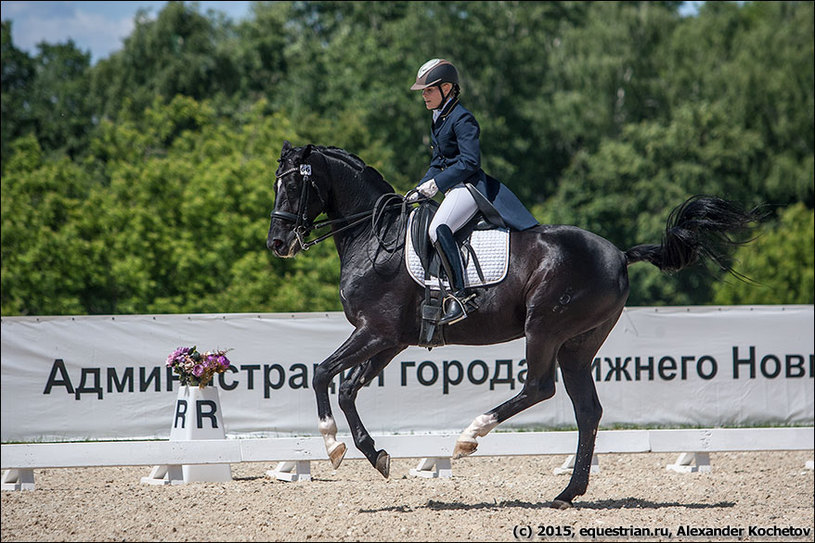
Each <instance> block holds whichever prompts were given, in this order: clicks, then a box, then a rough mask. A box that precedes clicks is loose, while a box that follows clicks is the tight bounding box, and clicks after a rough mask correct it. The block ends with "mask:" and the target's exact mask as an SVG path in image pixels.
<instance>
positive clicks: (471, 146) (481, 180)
mask: <svg viewBox="0 0 815 543" xmlns="http://www.w3.org/2000/svg"><path fill="white" fill-rule="evenodd" d="M480 132H481V129H480V128H479V126H478V122H477V121H476V120H475V117H474V116H473V114H472V113H470V112H469V111H468V110H467V109H465V108H464V106H462V105H461V104H459V103H458V99H455V100H453V102H452V103H450V104H448V105H446V106H445V107H444V109H443V110H442V113H441V115H439V117H438V119H436V121H435V122H434V123H433V124H432V127H431V130H430V141H431V146H430V148H431V150H432V151H433V158H432V159H431V160H430V168H429V169H428V170H427V173H426V174H425V175H424V177H422V179H421V181H419V183H418V184H419V185H421V184H422V183H424V182H425V181H428V180H430V179H435V180H436V186H437V187H439V190H440V191H442V192H443V193H444V192H447V191H448V190H450V189H451V188H453V187H454V186H456V185H458V184H459V183H469V184H471V185H472V186H473V187H475V188H476V189H477V192H478V194H476V195H474V196H475V197H476V202H477V203H478V205H479V208H481V210H482V212H484V214H485V215H486V216H487V218H488V219H490V218H491V217H494V216H495V215H496V214H497V215H499V216H500V218H501V219H502V220H503V222H504V224H505V225H506V226H509V227H510V228H512V229H514V230H526V229H527V228H531V227H533V226H535V225H537V224H538V221H537V220H535V217H534V216H533V215H532V214H531V213H530V212H529V210H527V209H526V207H525V206H524V205H523V203H522V202H521V201H520V200H519V199H518V197H517V196H516V195H515V194H514V193H513V192H512V191H511V190H509V188H508V187H507V186H506V185H504V184H503V183H501V182H500V181H498V180H497V179H495V178H493V177H490V176H489V175H487V174H486V173H484V170H482V169H481V145H480V143H479V141H478V137H479V134H480ZM479 196H481V197H479ZM485 208H487V209H485ZM489 208H491V209H489Z"/></svg>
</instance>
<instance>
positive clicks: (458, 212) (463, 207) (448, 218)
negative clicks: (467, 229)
mask: <svg viewBox="0 0 815 543" xmlns="http://www.w3.org/2000/svg"><path fill="white" fill-rule="evenodd" d="M476 213H478V204H476V203H475V200H474V199H473V195H472V194H470V191H469V190H468V189H467V187H465V186H464V185H463V184H459V185H456V186H455V187H453V188H452V189H450V190H448V191H447V193H446V194H445V195H444V199H443V200H442V202H441V205H440V206H439V209H438V210H437V211H436V214H435V215H434V216H433V220H432V221H430V228H429V229H428V232H427V234H428V236H429V237H430V241H431V243H436V228H438V227H439V226H440V225H442V224H446V225H447V226H449V227H450V230H451V231H452V232H453V233H454V234H455V233H456V232H457V231H458V230H460V229H461V227H462V226H464V225H465V224H467V223H468V222H470V219H472V218H473V217H475V214H476Z"/></svg>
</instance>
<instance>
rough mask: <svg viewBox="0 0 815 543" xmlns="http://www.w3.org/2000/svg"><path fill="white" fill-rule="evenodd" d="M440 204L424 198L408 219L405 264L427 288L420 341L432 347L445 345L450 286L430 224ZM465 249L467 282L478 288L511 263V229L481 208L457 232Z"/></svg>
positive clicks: (502, 274) (500, 275) (503, 274)
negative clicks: (444, 323) (444, 304)
mask: <svg viewBox="0 0 815 543" xmlns="http://www.w3.org/2000/svg"><path fill="white" fill-rule="evenodd" d="M438 208H439V204H438V203H437V202H435V201H433V200H427V201H425V202H423V203H422V204H421V205H419V207H417V208H416V209H414V210H413V211H412V212H411V214H410V217H409V219H408V227H407V232H406V240H405V265H406V267H407V270H408V274H409V275H410V276H411V277H412V278H413V280H414V281H416V282H417V283H418V284H419V285H420V286H423V287H424V289H425V299H424V302H423V303H422V322H421V331H420V334H419V335H420V338H419V345H420V346H422V347H427V348H428V349H432V348H433V347H437V346H441V345H445V339H444V328H445V327H444V326H438V321H439V319H440V318H441V316H442V313H443V310H442V302H443V300H444V298H445V297H446V296H447V291H448V290H449V289H450V283H449V280H448V279H447V277H446V274H445V273H444V270H443V267H442V266H441V260H440V258H439V256H438V254H437V253H436V250H435V249H434V248H433V246H432V245H431V243H430V238H429V237H428V227H429V226H430V222H431V221H432V219H433V216H434V215H435V213H436V211H437V210H438ZM455 239H456V243H457V244H458V246H459V248H460V250H461V251H462V259H461V260H462V264H463V268H464V275H465V285H466V286H467V287H468V288H471V289H472V288H479V287H485V286H487V285H491V284H495V283H498V282H500V281H502V280H503V279H504V278H505V277H506V274H507V271H508V266H509V229H508V228H506V227H505V226H503V222H502V223H501V226H496V225H495V224H493V223H492V222H491V221H490V220H488V218H487V217H486V216H485V214H484V213H483V212H481V211H479V212H478V213H477V214H476V216H475V217H473V219H471V220H470V221H469V222H468V223H467V224H466V225H465V226H464V227H463V228H461V229H460V230H458V231H457V232H456V234H455Z"/></svg>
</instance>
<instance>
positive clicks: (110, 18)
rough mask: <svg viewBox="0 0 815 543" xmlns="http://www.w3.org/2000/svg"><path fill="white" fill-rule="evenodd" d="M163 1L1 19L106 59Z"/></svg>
mask: <svg viewBox="0 0 815 543" xmlns="http://www.w3.org/2000/svg"><path fill="white" fill-rule="evenodd" d="M166 3H167V2H165V1H160V2H159V1H156V2H128V1H104V0H102V1H95V2H41V1H33V2H29V1H17V0H14V1H12V0H8V1H6V0H3V1H2V2H0V4H2V19H3V20H4V21H7V20H10V21H11V22H12V23H11V24H12V26H11V36H12V40H13V42H14V45H15V46H16V47H18V48H19V49H22V50H23V51H26V52H27V53H29V54H30V55H36V54H37V44H38V43H40V42H42V41H45V42H47V43H51V44H56V43H65V42H67V41H68V40H69V39H73V40H74V43H75V44H76V46H77V47H78V48H79V49H80V50H81V51H85V52H87V51H90V53H91V63H92V64H95V63H96V62H97V61H99V60H101V59H103V58H107V57H108V56H110V54H111V53H113V52H115V51H118V50H119V49H121V48H122V45H123V43H124V39H125V38H126V37H127V36H129V35H130V33H131V32H132V30H133V21H134V18H135V17H136V12H137V11H138V10H139V9H140V8H143V9H145V10H146V11H147V12H148V15H149V16H151V17H152V18H155V16H156V15H157V14H158V13H159V12H160V11H161V9H162V8H163V7H164V6H165V4H166ZM702 3H703V2H685V5H683V7H682V8H681V9H680V13H681V14H682V15H693V14H695V13H696V11H697V10H698V5H699V4H702ZM198 4H199V6H200V10H201V12H204V13H205V12H206V11H207V10H209V9H212V10H215V11H220V12H222V13H224V14H226V16H227V17H229V18H231V19H233V20H235V21H239V20H240V19H243V18H246V17H248V16H249V14H250V7H249V4H250V2H214V1H211V2H207V1H199V2H198Z"/></svg>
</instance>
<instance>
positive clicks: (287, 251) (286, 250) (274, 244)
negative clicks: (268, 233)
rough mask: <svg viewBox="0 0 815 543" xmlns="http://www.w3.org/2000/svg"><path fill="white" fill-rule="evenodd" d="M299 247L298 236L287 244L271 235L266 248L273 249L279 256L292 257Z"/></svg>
mask: <svg viewBox="0 0 815 543" xmlns="http://www.w3.org/2000/svg"><path fill="white" fill-rule="evenodd" d="M296 247H297V238H293V239H292V240H291V242H290V243H289V244H288V245H287V244H286V242H285V241H283V240H282V239H280V238H272V237H269V238H267V239H266V248H267V249H269V250H270V251H272V252H273V253H274V254H275V256H277V257H278V258H291V257H293V256H294V254H295V252H296Z"/></svg>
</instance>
